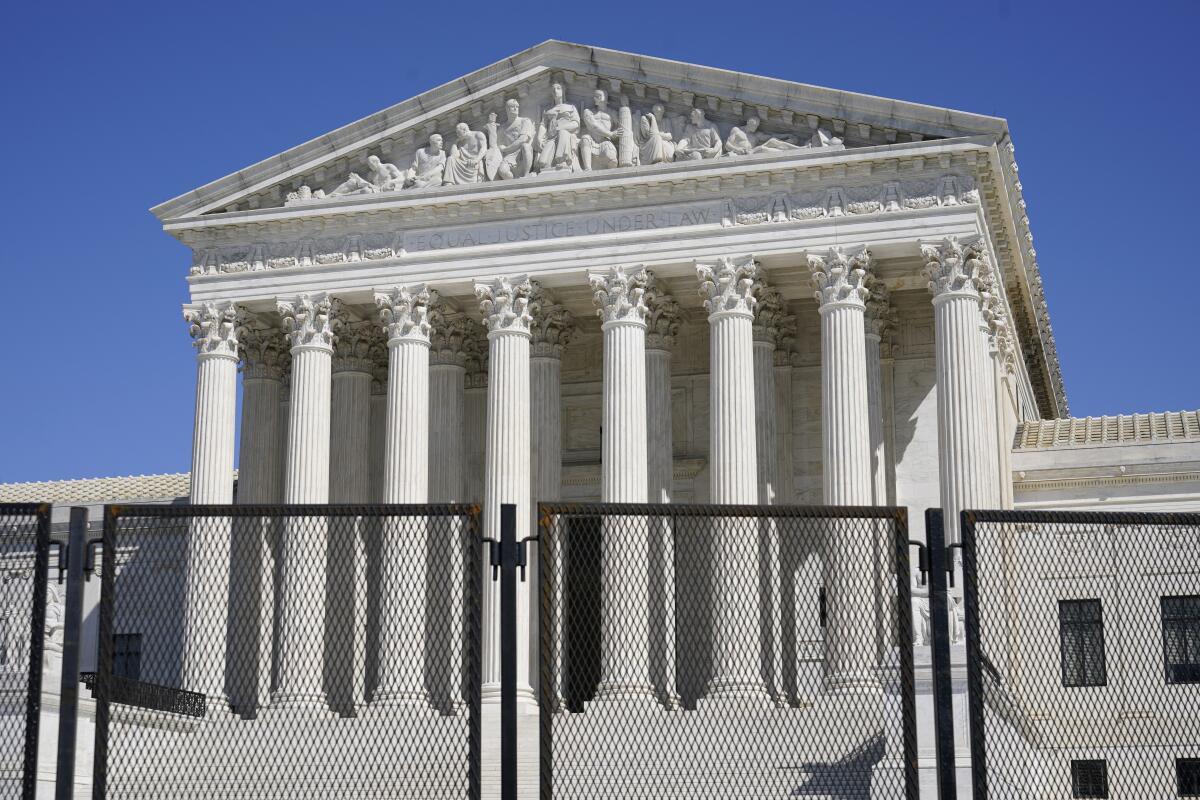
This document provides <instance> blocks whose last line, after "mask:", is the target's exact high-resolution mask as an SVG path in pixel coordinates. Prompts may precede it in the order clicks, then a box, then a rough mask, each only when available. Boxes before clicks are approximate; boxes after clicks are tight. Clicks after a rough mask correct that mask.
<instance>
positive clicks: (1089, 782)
mask: <svg viewBox="0 0 1200 800" xmlns="http://www.w3.org/2000/svg"><path fill="white" fill-rule="evenodd" d="M1071 797H1087V798H1097V797H1099V798H1104V797H1108V762H1106V761H1105V760H1104V759H1102V758H1096V759H1083V760H1079V761H1072V762H1071Z"/></svg>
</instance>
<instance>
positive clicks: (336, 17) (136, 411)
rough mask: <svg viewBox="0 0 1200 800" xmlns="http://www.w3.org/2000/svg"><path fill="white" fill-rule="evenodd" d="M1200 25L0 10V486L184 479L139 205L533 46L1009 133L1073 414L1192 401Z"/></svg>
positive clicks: (864, 12)
mask: <svg viewBox="0 0 1200 800" xmlns="http://www.w3.org/2000/svg"><path fill="white" fill-rule="evenodd" d="M617 8H622V9H624V10H623V11H617V10H616V9H617ZM779 9H787V10H779ZM1197 31H1200V3H1196V2H1178V3H1169V2H1154V1H1153V0H1146V1H1144V2H1140V3H1116V2H1111V3H1110V2H1087V3H1083V2H1080V3H1075V2H1054V3H1046V2H1026V0H985V1H984V2H966V3H964V2H962V1H961V0H958V2H941V1H940V0H937V1H935V2H920V3H896V2H892V3H887V4H880V5H878V6H876V5H874V4H872V3H858V4H851V5H846V4H835V3H800V2H796V3H781V2H777V1H776V2H750V3H730V2H725V3H721V4H712V5H711V6H708V5H705V4H704V3H699V2H688V1H687V0H682V1H681V2H677V3H670V4H666V3H655V2H643V3H616V2H595V3H579V2H544V3H536V4H535V3H528V4H526V3H506V2H501V3H497V2H491V3H480V4H475V3H468V2H452V3H422V4H416V3H412V4H410V3H386V4H384V3H378V4H375V3H358V2H353V0H343V1H342V2H339V3H336V4H330V3H319V4H318V3H312V4H306V3H301V2H289V3H274V2H254V3H246V2H238V3H223V2H206V3H203V4H187V5H185V4H181V3H135V2H125V3H54V2H39V3H34V2H30V0H13V1H12V2H9V3H7V4H5V10H4V11H3V12H0V37H2V40H3V47H0V64H2V72H0V75H3V77H2V78H0V108H2V109H4V114H3V117H4V121H3V123H2V124H0V152H2V153H3V154H4V156H5V161H6V163H5V169H4V171H5V173H6V175H7V180H6V181H5V185H4V188H3V191H0V224H2V225H3V228H2V229H0V230H2V233H3V240H2V241H3V248H2V249H0V302H3V312H2V314H0V320H2V325H3V328H4V333H5V334H6V335H5V346H4V347H3V349H2V350H0V353H2V354H3V355H2V356H0V358H2V359H3V360H2V361H0V375H3V376H4V386H5V390H4V391H3V392H0V482H8V481H26V480H46V479H57V478H70V477H90V476H98V475H117V474H130V473H134V474H136V473H153V472H172V471H182V470H186V469H187V468H188V465H189V458H190V446H191V419H192V410H193V401H192V395H193V385H194V380H195V375H194V369H195V368H194V361H193V358H192V355H191V348H190V344H189V340H188V337H187V333H186V330H185V327H184V325H183V323H182V322H181V321H180V312H179V306H180V304H181V303H182V302H184V301H185V300H186V283H185V276H186V273H187V266H188V255H187V252H186V250H185V248H184V247H183V246H182V245H180V244H178V243H177V242H175V241H174V240H173V239H171V238H170V237H168V236H167V235H166V234H164V233H162V231H161V230H160V229H159V227H158V224H157V222H156V221H155V220H154V218H153V217H152V216H151V215H150V213H149V212H148V211H147V209H148V208H149V207H150V206H152V205H154V204H156V203H158V202H160V201H162V200H165V199H167V198H170V197H174V196H175V195H177V194H180V193H182V192H184V191H187V190H188V189H191V188H193V187H195V186H198V185H200V184H202V183H205V182H207V181H210V180H213V179H215V178H219V177H221V176H223V175H226V174H228V173H230V172H233V171H235V170H237V169H239V168H240V167H243V166H246V165H248V164H250V163H253V162H255V161H258V160H259V159H262V158H264V157H267V156H270V155H273V154H275V153H277V152H279V151H281V150H284V149H286V148H288V147H290V146H292V145H295V144H298V143H300V142H302V141H305V140H307V139H309V138H311V137H313V136H317V135H319V134H322V133H325V132H326V131H328V130H331V129H333V128H336V127H338V126H340V125H343V124H345V123H347V122H350V121H352V120H355V119H357V118H359V117H362V116H365V115H367V114H369V113H371V112H373V111H376V110H378V109H380V108H383V107H385V106H387V105H390V104H392V103H395V102H398V101H400V100H403V99H405V98H407V97H409V96H411V95H414V94H417V93H419V92H421V91H423V90H425V89H429V88H431V87H434V86H436V85H438V84H441V83H443V82H445V81H447V80H451V79H453V78H455V77H458V76H459V75H462V74H464V73H466V72H469V71H471V70H473V69H475V68H477V67H481V66H484V65H485V64H488V63H491V62H492V61H495V60H497V59H500V58H503V57H505V56H507V55H510V54H512V53H515V52H517V51H520V50H522V49H525V48H526V47H529V46H531V45H533V44H536V43H537V42H540V41H542V40H544V39H548V38H559V39H566V40H570V41H577V42H581V43H585V44H595V45H599V46H604V47H612V48H616V49H621V50H628V51H632V52H638V53H646V54H650V55H655V56H660V57H665V58H673V59H679V60H683V61H691V62H696V63H701V64H708V65H712V66H717V67H723V68H727V69H736V70H743V71H746V72H753V73H759V74H763V75H770V76H774V77H779V78H784V79H789V80H795V81H801V82H805V83H812V84H817V85H822V86H831V87H835V88H839V89H846V90H851V91H857V92H866V93H870V94H877V95H883V96H887V97H895V98H902V99H906V100H912V101H917V102H922V103H929V104H932V105H938V106H947V107H950V108H957V109H962V110H966V111H973V112H978V113H983V114H994V115H998V116H1003V117H1006V118H1007V119H1008V121H1009V125H1010V128H1011V130H1012V132H1013V137H1014V141H1015V142H1016V145H1017V151H1016V155H1017V159H1018V163H1019V164H1020V168H1021V178H1022V182H1023V184H1024V187H1025V198H1026V200H1027V202H1028V204H1029V212H1030V219H1031V220H1032V224H1033V231H1034V236H1035V244H1036V247H1037V250H1038V258H1039V262H1040V264H1041V267H1042V273H1043V277H1044V280H1045V284H1046V294H1047V296H1048V298H1049V302H1050V310H1051V314H1052V319H1053V323H1054V330H1055V333H1056V337H1057V341H1058V350H1059V354H1060V357H1061V359H1062V363H1063V371H1064V374H1065V378H1066V384H1067V392H1068V396H1069V398H1070V402H1071V409H1072V412H1073V413H1074V414H1075V415H1076V416H1082V415H1087V414H1112V413H1121V412H1133V411H1161V410H1180V409H1195V408H1197V407H1200V370H1198V369H1197V366H1196V365H1197V361H1198V359H1197V356H1196V342H1197V336H1196V332H1197V323H1196V316H1197V308H1196V298H1197V293H1196V290H1195V287H1194V285H1192V284H1191V283H1190V282H1189V278H1188V275H1189V274H1192V273H1193V272H1194V271H1195V269H1196V260H1197V257H1196V255H1195V245H1194V242H1192V240H1191V236H1190V235H1189V234H1190V233H1191V232H1192V231H1194V230H1195V229H1194V228H1193V227H1192V225H1193V224H1194V223H1189V222H1188V219H1190V218H1192V217H1193V216H1194V215H1195V213H1196V207H1197V201H1196V195H1197V188H1198V187H1200V156H1197V153H1198V152H1200V150H1198V149H1197V147H1196V146H1195V144H1194V143H1193V142H1192V141H1191V140H1192V139H1193V137H1196V136H1197V135H1200V111H1198V103H1197V98H1198V95H1197V85H1198V82H1200V68H1198V67H1200V57H1198V55H1197V53H1198V52H1200V49H1198V48H1197V47H1196V45H1195V42H1194V37H1195V36H1196V33H1197Z"/></svg>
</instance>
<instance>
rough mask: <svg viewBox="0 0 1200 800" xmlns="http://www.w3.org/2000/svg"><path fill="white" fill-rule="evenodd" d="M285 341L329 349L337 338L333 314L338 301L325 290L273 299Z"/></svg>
mask: <svg viewBox="0 0 1200 800" xmlns="http://www.w3.org/2000/svg"><path fill="white" fill-rule="evenodd" d="M275 305H276V308H277V310H278V311H279V316H280V317H281V318H282V319H283V329H284V330H285V331H286V332H287V337H288V342H289V343H290V344H291V346H292V347H293V348H296V347H306V346H311V347H323V348H329V349H331V350H332V349H333V345H334V343H335V342H336V341H337V328H338V326H339V325H340V324H341V323H340V321H339V320H338V318H337V315H338V312H339V310H340V308H341V303H340V302H339V301H338V300H336V299H334V298H332V297H330V296H329V295H327V294H324V293H319V294H302V295H300V296H299V297H297V298H296V299H295V300H280V301H277V302H276V304H275Z"/></svg>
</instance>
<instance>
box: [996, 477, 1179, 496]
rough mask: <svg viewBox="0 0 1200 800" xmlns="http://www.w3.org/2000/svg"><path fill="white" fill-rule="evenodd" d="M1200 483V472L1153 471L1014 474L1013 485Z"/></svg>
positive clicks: (1035, 488)
mask: <svg viewBox="0 0 1200 800" xmlns="http://www.w3.org/2000/svg"><path fill="white" fill-rule="evenodd" d="M1177 483H1200V472H1151V473H1139V474H1133V475H1087V476H1082V477H1071V478H1038V479H1034V480H1023V479H1021V477H1020V473H1019V472H1017V473H1014V475H1013V487H1014V488H1015V489H1016V490H1017V491H1018V492H1047V491H1056V490H1060V489H1099V488H1113V487H1120V486H1149V485H1153V484H1177Z"/></svg>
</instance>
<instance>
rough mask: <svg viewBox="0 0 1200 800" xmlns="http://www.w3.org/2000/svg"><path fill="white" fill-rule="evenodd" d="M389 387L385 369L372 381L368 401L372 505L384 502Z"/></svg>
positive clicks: (368, 460) (368, 448)
mask: <svg viewBox="0 0 1200 800" xmlns="http://www.w3.org/2000/svg"><path fill="white" fill-rule="evenodd" d="M387 386H388V384H387V369H386V368H384V370H383V375H382V376H379V375H376V376H375V377H374V378H373V379H372V381H371V399H370V400H369V401H368V403H369V407H370V422H369V423H368V425H367V429H368V430H369V431H370V436H371V439H370V442H369V443H368V446H367V450H368V452H367V463H368V467H367V469H368V472H369V473H370V484H371V495H370V497H371V502H372V503H382V502H383V456H384V447H385V445H386V443H387V436H386V431H387Z"/></svg>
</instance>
